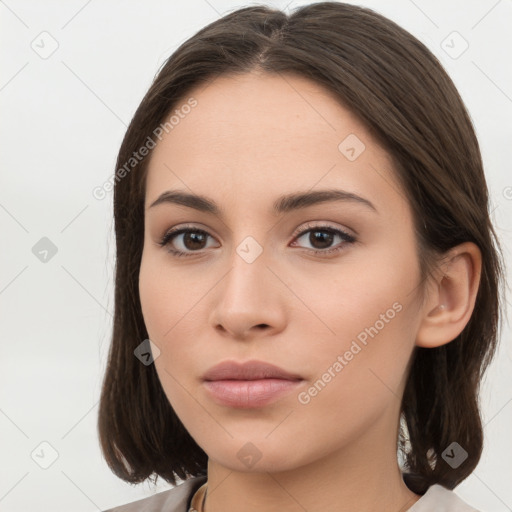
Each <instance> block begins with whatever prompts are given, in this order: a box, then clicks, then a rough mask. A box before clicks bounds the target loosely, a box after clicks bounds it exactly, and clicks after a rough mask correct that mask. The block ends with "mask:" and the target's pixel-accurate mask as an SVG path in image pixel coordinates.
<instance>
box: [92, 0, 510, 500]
mask: <svg viewBox="0 0 512 512" xmlns="http://www.w3.org/2000/svg"><path fill="white" fill-rule="evenodd" d="M253 70H260V71H264V72H267V73H273V74H280V75H285V74H287V73H293V74H298V75H300V76H303V77H306V78H308V79H310V80H313V81H314V82H316V83H318V84H320V85H322V86H323V87H324V88H326V89H327V90H329V91H332V92H333V93H334V94H335V95H336V97H337V98H338V99H339V101H340V104H342V105H344V106H345V107H346V108H348V109H350V110H351V111H352V112H353V113H355V114H356V115H357V116H358V117H359V119H360V120H361V121H362V122H363V123H364V124H365V126H366V127H367V129H368V130H369V132H370V133H371V134H372V135H373V136H374V137H376V140H378V141H379V142H380V143H381V144H382V145H383V147H384V148H386V150H387V151H388V152H389V154H390V155H391V157H392V160H393V162H394V166H395V170H396V175H397V177H398V179H399V181H400V183H401V185H402V187H403V190H404V191H405V193H406V196H407V198H408V200H409V201H410V204H411V206H412V209H413V214H414V222H415V231H416V233H415V236H416V240H417V245H418V257H419V261H420V265H421V270H422V276H423V277H424V278H426V277H427V276H428V273H429V269H430V268H432V267H433V265H434V264H435V263H434V262H435V256H436V255H439V254H442V253H443V252H445V251H447V250H448V249H450V248H452V247H454V246H456V245H458V244H460V243H462V242H466V241H471V242H474V243H475V244H476V245H477V246H478V247H479V248H480V250H481V252H482V265H483V268H482V273H481V280H480V285H479V290H478V295H477V298H476V304H475V308H474V311H473V314H472V316H471V319H470V320H469V322H468V324H467V325H466V327H465V328H464V330H463V331H462V333H461V334H460V335H459V336H458V337H457V338H456V339H455V340H453V341H452V342H450V343H448V344H446V345H443V346H440V347H438V348H432V349H427V348H421V347H415V350H414V352H413V354H412V359H411V362H410V367H409V368H410V370H409V374H408V380H407V383H406V388H405V391H404V395H403V399H402V404H401V418H400V419H401V428H400V435H399V439H398V448H399V450H400V452H399V453H401V454H402V456H403V457H402V458H403V469H404V470H405V471H404V473H405V474H404V479H405V481H406V483H407V485H408V486H409V488H411V490H413V491H414V492H416V493H419V494H424V492H425V491H426V489H428V487H429V486H430V485H432V484H435V483H439V484H441V485H443V486H445V487H447V488H449V489H453V488H454V487H455V486H456V485H457V484H459V483H460V482H461V481H462V480H464V479H465V478H466V477H467V476H468V475H469V474H470V473H471V472H472V471H473V469H474V468H475V467H476V465H477V463H478V461H479V459H480V456H481V452H482V446H483V428H482V421H481V416H480V410H479V403H478V393H479V386H480V382H481V379H482V377H483V374H484V372H485V370H486V369H487V366H488V364H489V362H490V361H491V359H492V357H493V355H494V352H495V349H496V344H497V339H498V332H499V327H500V325H499V323H500V322H499V319H500V309H501V298H500V284H501V281H502V279H503V277H502V275H503V263H502V259H501V253H500V250H499V242H498V240H497V237H496V234H495V231H494V229H493V226H492V223H491V220H490V216H489V209H488V208H489V199H488V190H487V185H486V182H485V177H484V172H483V165H482V158H481V155H480V149H479V145H478V141H477V138H476V136H475V132H474V129H473V126H472V123H471V120H470V117H469V115H468V113H467V111H466V108H465V106H464V104H463V101H462V99H461V97H460V96H459V94H458V92H457V90H456V88H455V86H454V84H453V82H452V81H451V79H450V78H449V76H448V75H447V74H446V72H445V71H444V69H443V67H442V66H441V64H440V63H439V61H438V60H437V59H436V57H435V56H434V55H433V54H432V53H431V52H430V51H429V50H428V49H427V48H426V47H425V46H424V45H423V44H422V43H421V42H420V41H418V40H417V39H416V38H415V37H413V36H412V35H411V34H410V33H408V32H407V31H406V30H404V29H403V28H401V27H400V26H398V25H396V24H395V23H394V22H392V21H390V20H389V19H387V18H385V17H383V16H382V15H379V14H377V13H376V12H374V11H372V10H370V9H367V8H362V7H358V6H354V5H347V4H343V3H338V2H321V3H316V4H310V5H307V6H304V7H301V8H298V9H296V10H295V11H294V12H292V13H291V14H289V15H287V14H285V13H284V12H282V11H280V10H277V9H273V8H269V7H266V6H254V7H248V8H242V9H239V10H236V11H234V12H231V13H229V14H227V15H225V16H224V17H222V18H220V19H218V20H217V21H215V22H213V23H211V24H209V25H208V26H206V27H205V28H203V29H201V30H200V31H199V32H198V33H197V34H195V35H194V36H193V37H191V38H190V39H188V40H187V41H186V42H185V43H183V44H182V45H181V46H180V47H179V48H178V49H177V50H176V51H175V52H174V53H173V54H172V55H171V56H170V57H169V59H168V60H167V61H166V62H165V63H164V65H163V66H162V67H161V69H160V70H159V72H158V74H157V76H156V78H155V80H154V81H153V83H152V85H151V87H150V88H149V90H148V92H147V93H146V95H145V97H144V98H143V100H142V102H141V104H140V106H139V107H138V109H137V111H136V112H135V115H134V117H133V119H132V121H131V123H130V125H129V127H128V130H127V132H126V135H125V137H124V140H123V142H122V145H121V148H120V151H119V155H118V159H117V164H116V169H118V171H117V173H116V179H115V187H114V220H115V235H116V246H117V247H116V250H117V255H116V268H115V312H114V321H113V337H112V343H111V347H110V352H109V356H108V365H107V369H106V374H105V377H104V382H103V387H102V392H101V401H100V407H99V420H98V430H99V438H100V442H101V448H102V451H103V454H104V456H105V459H106V461H107V463H108V465H109V466H110V468H111V469H112V471H113V472H114V473H115V474H116V475H117V476H119V477H120V478H122V479H124V480H126V481H128V482H131V483H138V482H141V481H143V480H145V479H147V478H151V477H154V478H155V480H156V479H157V478H158V477H159V476H160V477H161V478H163V479H165V480H166V481H167V482H169V483H172V484H176V480H177V478H179V479H182V480H185V479H187V478H189V477H192V476H197V475H200V474H205V472H206V467H207V455H206V453H205V452H204V451H203V450H202V449H201V448H200V447H199V446H198V445H197V443H196V442H195V441H194V439H192V437H191V436H190V435H189V433H188V432H187V430H186V429H185V427H184V426H183V424H182V423H181V421H180V419H179V418H178V417H177V415H176V414H175V412H174V410H173V408H172V406H171V405H170V404H169V402H168V400H167V398H166V395H165V394H164V392H163V389H162V387H161V384H160V382H159V379H158V376H157V373H156V370H155V367H154V365H153V364H151V365H148V366H146V365H144V364H141V363H140V361H139V360H138V359H137V358H136V357H135V356H134V350H135V348H136V347H137V346H138V345H139V344H140V343H141V342H142V341H143V340H145V339H146V338H148V333H147V331H146V327H145V325H144V319H143V315H142V312H141V304H140V299H139V293H138V279H139V269H140V263H141V254H142V249H143V243H144V241H143V240H144V238H143V236H144V200H145V197H144V195H145V175H146V171H147V167H148V161H149V159H150V156H151V154H149V156H148V157H146V158H141V159H140V161H137V162H134V161H132V160H130V159H131V158H133V157H134V154H135V153H136V152H137V151H138V150H139V149H140V148H141V147H143V146H144V145H146V144H148V141H149V140H152V139H153V138H155V131H156V130H157V129H158V127H159V126H160V125H161V124H162V123H165V121H166V119H167V117H168V116H169V115H170V114H171V111H172V110H173V108H175V107H176V106H177V105H178V103H179V102H180V101H184V100H183V99H184V98H186V97H187V94H188V93H189V92H190V91H191V89H192V88H194V87H197V86H199V85H201V84H206V83H208V82H209V81H212V80H214V79H215V77H217V76H219V75H223V74H228V73H229V74H237V73H247V72H250V71H253ZM156 133H158V131H156ZM153 145H154V144H153ZM129 161H130V162H131V164H134V165H133V166H132V167H128V169H127V167H126V163H127V162H129ZM131 164H130V165H131ZM123 168H124V171H125V172H122V169H123ZM128 171H129V172H128ZM453 441H457V442H458V443H459V444H460V445H461V446H462V447H463V448H464V450H466V452H467V453H468V456H467V459H466V460H465V461H464V463H463V464H461V465H460V466H459V467H457V468H452V467H451V466H450V465H449V464H447V463H446V462H445V461H444V460H443V458H442V454H443V451H444V450H445V449H446V448H447V447H448V446H449V445H450V444H451V443H452V442H453Z"/></svg>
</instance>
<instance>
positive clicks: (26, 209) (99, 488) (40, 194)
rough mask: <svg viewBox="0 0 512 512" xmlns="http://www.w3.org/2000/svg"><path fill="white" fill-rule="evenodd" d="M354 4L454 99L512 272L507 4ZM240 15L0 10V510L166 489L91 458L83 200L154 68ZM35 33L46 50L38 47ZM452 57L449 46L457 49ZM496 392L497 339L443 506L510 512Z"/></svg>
mask: <svg viewBox="0 0 512 512" xmlns="http://www.w3.org/2000/svg"><path fill="white" fill-rule="evenodd" d="M287 3H288V2H287V1H283V2H281V1H275V2H270V3H268V4H269V5H272V6H275V7H280V8H285V7H286V5H287ZM304 3H307V2H292V3H291V4H289V7H288V8H289V9H290V8H293V7H296V6H298V5H302V4H304ZM354 3H355V2H354ZM363 4H364V5H365V6H367V7H371V8H373V9H375V10H377V11H378V12H380V13H382V14H384V15H385V16H387V17H389V18H391V19H393V20H394V21H396V22H397V23H398V24H400V25H401V26H403V27H404V28H406V29H407V30H409V31H410V32H412V34H414V35H415V36H416V37H417V38H419V39H420V40H421V41H422V42H424V43H425V44H426V45H427V46H428V47H429V48H430V49H431V50H432V51H433V52H434V54H435V55H437V56H438V58H439V59H440V60H441V62H442V63H443V64H444V66H445V67H446V69H447V71H448V73H449V74H450V76H451V77H452V78H453V80H454V82H455V84H456V85H457V87H458V89H459V91H460V93H461V95H462V97H463V99H464V101H465V102H466V104H467V106H468V109H469V112H470V114H471V116H472V119H473V122H474V124H475V128H476V131H477V135H478V137H479V140H480V143H481V149H482V153H483V158H484V162H485V169H486V175H487V178H488V183H489V187H490V190H491V195H492V202H493V218H494V220H495V223H496V226H497V230H498V233H499V235H500V236H501V239H502V241H503V244H504V246H505V256H506V259H507V261H509V260H510V254H511V245H512V244H511V228H512V221H511V219H512V188H510V187H512V173H511V171H510V162H511V160H512V151H511V146H512V126H511V117H512V59H511V58H510V55H511V50H512V35H511V30H510V26H512V24H511V22H512V3H511V2H510V0H501V1H497V0H485V1H484V0H482V1H462V0H459V1H455V0H451V1H446V0H438V1H429V2H421V3H420V2H419V0H416V1H415V2H413V1H412V0H388V1H386V2H383V1H381V2H378V1H370V0H366V1H364V2H363ZM246 5H250V4H249V3H236V2H232V1H227V0H208V1H206V0H189V1H187V2H179V3H178V2H171V1H151V2H143V1H142V0H139V1H134V0H130V1H126V0H124V1H122V2H121V1H120V0H118V1H103V2H100V1H98V0H89V1H86V0H73V1H68V2H56V1H53V2H51V1H20V0H5V1H1V2H0V16H1V21H0V23H1V29H0V37H1V50H0V59H1V63H0V66H1V67H0V69H1V74H0V104H1V113H2V116H1V124H0V126H1V135H0V143H1V149H2V153H1V154H2V158H1V163H2V165H1V168H0V169H1V170H0V172H1V180H2V181H1V183H2V186H1V188H0V222H1V250H0V314H1V317H0V318H1V331H0V344H1V345H0V347H1V356H0V357H1V359H0V510H2V511H13V512H14V511H27V510H31V511H49V510H51V511H55V512H57V511H70V510H73V511H75V512H81V511H83V512H86V511H97V510H103V509H106V508H108V507H111V506H114V505H119V504H122V503H127V502H130V501H134V500H135V499H138V498H142V497H144V496H147V495H149V494H151V493H153V492H155V491H157V490H162V489H164V488H166V487H169V486H168V485H167V484H165V483H163V484H160V486H158V487H157V488H153V487H151V486H150V485H149V484H147V483H146V484H142V485H139V486H130V485H128V484H126V483H124V482H122V481H120V480H119V479H117V478H116V477H114V476H113V475H112V474H111V472H110V471H109V469H108V467H107V466H106V464H105V462H104V461H103V459H102V457H101V454H100V451H99V446H98V438H97V433H96V420H97V411H98V407H97V405H98V398H99V391H100V384H101V377H102V374H103V371H104V366H105V358H106V354H107V349H108V344H109V341H110V338H109V337H110V329H111V321H112V311H113V299H112V297H113V294H112V291H113V263H114V254H115V252H114V249H115V247H114V243H113V231H112V197H111V194H108V196H107V198H105V199H103V200H96V199H95V198H94V197H93V195H92V190H93V188H94V187H96V186H98V185H101V184H102V183H104V181H105V180H107V179H108V178H109V177H111V176H112V174H113V172H114V164H115V159H116V155H117V151H118V149H119V145H120V143H121V140H122V137H123V135H124V132H125V129H126V126H127V124H128V122H129V121H130V119H131V116H132V115H133V113H134V111H135V109H136V107H137V106H138V104H139V102H140V101H141V99H142V97H143V95H144V93H145V91H146V90H147V88H148V87H149V85H150V83H151V81H152V79H153V77H154V75H155V74H156V72H157V70H158V68H159V67H160V66H161V64H162V63H163V62H164V61H165V59H166V58H167V57H168V56H169V55H170V54H171V53H172V51H174V50H175V49H176V48H177V47H178V46H179V44H181V43H182V42H183V41H184V40H186V39H187V38H189V37H190V36H192V35H193V34H194V33H195V32H196V31H198V30H199V29H200V28H202V27H203V26H204V25H206V24H207V23H210V22H212V21H214V20H216V19H218V18H219V17H220V16H221V15H223V14H224V13H226V12H227V11H230V10H234V9H235V8H237V7H242V6H246ZM45 31H46V32H48V33H49V34H51V36H48V35H42V36H41V35H40V34H41V32H45ZM453 31H457V32H458V33H459V34H460V36H462V37H463V38H464V39H465V40H466V41H467V43H468V44H469V47H468V49H467V50H466V51H465V52H464V53H463V54H462V55H460V57H458V58H456V59H454V58H452V57H451V56H450V55H448V53H446V52H445V50H444V49H443V46H442V45H443V43H442V42H443V41H444V40H445V39H446V38H447V36H448V35H449V34H451V33H452V32H453ZM452 37H453V36H452ZM455 37H458V36H455ZM42 38H46V39H44V41H43V42H41V40H42ZM52 38H53V39H54V40H55V41H56V43H54V44H55V45H56V44H57V43H58V48H57V50H56V51H55V52H54V53H53V54H52V55H51V56H49V57H48V58H46V59H43V58H41V56H40V55H39V54H38V53H37V52H36V51H35V50H34V49H33V47H32V46H36V47H37V46H39V48H41V50H39V51H43V50H42V46H44V47H45V48H46V50H48V49H49V48H51V44H52ZM448 41H450V39H448ZM445 44H446V43H445ZM460 44H462V40H461V39H460V38H458V39H455V40H454V43H453V45H454V46H455V49H457V48H459V49H460V48H461V46H458V45H460ZM31 45H32V46H31ZM42 237H48V238H49V239H50V240H51V241H52V242H53V243H54V244H55V246H56V247H57V253H56V254H55V256H53V257H52V258H51V259H49V261H48V262H46V263H43V262H41V261H40V260H39V259H38V258H36V256H35V255H34V254H33V252H32V248H33V246H34V245H35V244H36V243H37V242H38V241H39V240H40V239H41V238H42ZM509 302H510V300H509ZM510 309H511V308H510V306H509V305H508V304H507V311H508V312H510ZM511 376H512V349H511V343H510V327H509V325H508V324H506V323H505V324H504V330H503V335H502V345H501V349H500V352H499V354H498V357H497V359H496V360H495V362H494V364H493V366H492V368H491V369H490V371H489V373H488V375H487V379H486V380H485V383H484V387H483V391H482V404H483V413H484V419H485V423H486V427H485V439H486V442H485V449H484V453H483V456H482V459H481V462H480V464H479V465H478V467H477V468H476V470H475V472H474V473H473V474H472V475H471V476H470V477H469V478H468V479H467V480H466V481H464V482H463V483H462V484H461V485H460V486H459V487H458V488H457V490H456V492H457V493H458V494H459V495H460V496H462V497H463V498H464V499H466V501H468V502H470V503H471V504H473V505H474V506H475V507H477V508H479V509H480V510H482V511H488V512H504V511H510V510H512V485H510V484H511V483H512V462H511V460H512V435H511V432H512V377H511ZM43 441H46V442H48V443H50V445H51V446H52V447H53V448H52V449H53V450H55V451H56V452H57V453H58V458H57V459H56V461H55V462H54V463H53V464H52V465H51V466H50V467H49V468H48V469H42V468H41V467H40V466H39V465H38V464H37V463H36V462H35V460H34V459H33V458H31V453H33V451H34V450H36V452H35V453H36V454H37V453H38V454H39V459H38V460H39V461H40V462H41V463H44V460H45V458H46V462H47V463H49V462H50V461H51V459H50V457H51V454H52V449H50V448H48V447H46V448H45V446H43V447H41V446H39V445H40V443H41V442H43ZM41 450H43V451H41ZM43 454H44V455H43ZM34 458H37V457H34Z"/></svg>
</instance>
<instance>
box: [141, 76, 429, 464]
mask: <svg viewBox="0 0 512 512" xmlns="http://www.w3.org/2000/svg"><path fill="white" fill-rule="evenodd" d="M189 97H193V98H194V99H195V100H196V101H197V104H196V106H195V107H194V108H192V109H182V112H187V114H186V115H184V114H182V115H181V116H179V122H175V123H173V128H172V130H168V133H165V134H164V136H163V138H162V139H161V141H160V142H158V143H157V146H156V147H155V149H154V151H153V154H152V156H151V161H150V164H149V167H148V175H147V182H146V199H145V201H146V203H145V207H146V210H145V239H144V250H143V256H142V262H141V268H140V281H139V291H140V299H141V304H142V311H143V315H144V320H145V324H146V327H147V331H148V334H149V338H150V339H151V341H152V342H153V343H154V345H156V346H157V347H158V349H159V350H160V355H159V356H158V357H157V358H156V359H155V365H156V370H157V373H158V376H159V378H160V381H161V383H162V386H163V389H164V391H165V393H166V396H167V397H168V399H169V402H170V404H171V405H172V407H173V408H174V410H175V412H176V414H177V415H178V417H179V418H180V420H181V421H182V423H183V424H184V426H185V427H186V429H187V430H188V432H189V433H190V434H191V436H192V437H193V438H194V439H195V440H196V442H197V443H198V444H199V445H200V446H201V447H202V448H203V450H204V451H205V452H206V453H207V454H208V456H209V458H210V460H215V461H216V462H217V463H219V464H222V465H223V466H225V467H228V468H231V469H236V470H239V471H269V470H272V471H282V470H288V469H293V468H297V467H299V466H302V465H305V464H308V463H312V462H314V461H316V460H319V459H320V458H322V457H327V456H329V454H334V453H341V452H345V453H347V450H348V449H349V447H352V449H354V447H356V446H363V445H364V446H365V449H366V450H367V449H373V450H374V453H375V450H380V451H382V450H383V449H384V448H383V447H389V449H390V450H391V449H392V450H394V453H395V454H396V444H395V443H396V435H397V425H398V416H399V407H400V398H401V394H402V391H403V387H404V383H405V377H406V367H407V364H408V362H409V359H410V356H411V353H412V350H413V348H414V345H415V334H416V332H417V329H418V325H419V319H418V308H419V297H418V290H419V288H418V285H419V282H420V269H419V264H418V255H417V249H416V243H415V237H414V229H413V218H412V212H411V209H410V206H409V204H408V201H407V199H406V197H405V195H404V192H403V191H402V190H401V189H400V187H399V185H398V183H397V180H396V177H395V174H394V171H393V166H392V162H391V159H390V158H389V155H388V154H387V153H386V152H385V151H384V149H383V148H381V147H380V146H379V145H378V143H377V142H376V141H375V140H374V139H372V137H371V136H370V134H369V133H368V131H367V130H366V129H365V127H364V126H363V125H362V124H361V123H360V122H359V121H358V119H357V118H356V117H355V116H354V115H353V114H351V113H350V111H348V110H346V109H345V108H343V107H342V106H341V105H340V104H339V102H338V101H337V100H336V99H335V98H334V97H333V96H332V95H330V94H329V93H328V92H327V91H325V90H324V89H323V88H321V87H320V86H319V85H317V84H315V83H314V82H310V81H309V80H307V79H305V78H299V77H295V76H292V75H286V76H282V77H281V76H270V75H266V74H255V73H251V74H245V75H239V76H236V77H234V76H223V77H220V78H217V79H216V80H215V81H214V82H212V83H211V84H210V85H208V87H206V88H200V89H196V90H194V91H191V92H190V95H189V96H187V98H189ZM185 103H186V99H185V100H184V101H183V104H185ZM176 108H177V109H179V108H180V106H179V105H177V106H176ZM321 191H338V192H337V195H336V197H331V198H330V199H327V197H326V195H323V196H322V195H320V194H318V193H319V192H321ZM167 192H172V193H174V192H181V193H182V194H194V195H199V196H201V197H202V198H203V199H206V200H207V201H209V202H210V203H212V204H214V205H215V206H216V211H215V210H214V208H213V207H212V205H211V204H210V205H208V207H205V205H207V203H205V202H202V203H201V205H202V206H203V208H198V207H197V206H198V204H199V203H198V202H197V201H196V203H195V205H196V207H194V206H193V204H192V203H191V202H190V201H186V200H184V196H181V199H176V200H172V197H171V194H167V196H166V195H165V193H167ZM162 194H164V195H163V196H162ZM303 194H306V196H305V198H303V200H298V201H294V200H292V199H291V197H292V196H295V195H303ZM308 194H310V196H309V199H308ZM311 194H316V195H314V196H311ZM165 197H167V200H165ZM174 197H175V198H176V196H174ZM159 198H160V201H158V204H156V205H153V203H154V202H155V201H157V199H159ZM282 198H285V200H283V199H282ZM322 198H323V200H322V201H320V200H319V199H322ZM176 201H177V202H176ZM152 205H153V206H152ZM182 229H183V230H184V231H181V230H182ZM171 231H174V233H171ZM162 242H164V243H165V245H162ZM225 361H230V362H235V363H244V362H247V361H260V362H264V363H270V364H272V365H275V366H277V367H279V368H281V369H282V370H284V371H285V372H287V373H288V377H289V378H288V379H282V378H268V379H257V380H254V382H252V383H249V382H247V380H242V381H240V380H238V382H234V381H233V380H231V381H229V382H226V380H227V379H228V378H229V375H227V374H226V375H224V376H222V375H221V376H219V375H218V376H217V378H220V381H217V382H214V383H212V382H209V383H207V382H205V380H204V376H205V373H206V372H207V371H209V370H210V369H211V368H212V367H214V366H215V365H217V364H218V363H221V362H225ZM221 377H222V378H221ZM253 377H254V378H255V379H256V377H257V376H254V375H253ZM259 377H261V375H260V376H259ZM390 445H391V446H390ZM250 461H252V462H250ZM254 461H256V462H257V463H255V462H254Z"/></svg>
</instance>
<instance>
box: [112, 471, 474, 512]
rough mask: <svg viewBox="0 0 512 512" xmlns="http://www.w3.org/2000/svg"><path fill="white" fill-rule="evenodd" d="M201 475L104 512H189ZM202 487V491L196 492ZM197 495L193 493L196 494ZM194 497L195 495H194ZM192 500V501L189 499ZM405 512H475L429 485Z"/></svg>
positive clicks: (196, 502)
mask: <svg viewBox="0 0 512 512" xmlns="http://www.w3.org/2000/svg"><path fill="white" fill-rule="evenodd" d="M205 483H206V477H205V476H199V477H195V478H191V479H189V480H186V481H185V482H183V483H182V484H179V485H177V486H176V487H173V488H172V489H169V490H168V491H163V492H160V493H158V494H155V495H154V496H149V497H148V498H143V499H141V500H138V501H134V502H132V503H128V504H126V505H121V506H119V507H114V508H111V509H108V510H105V511H104V512H190V507H191V506H192V505H194V506H195V507H199V508H198V510H201V508H200V506H201V503H202V499H203V497H204V495H203V491H204V490H205V487H204V484H205ZM201 487H202V489H200V488H201ZM198 490H199V492H198V493H197V494H196V491H198ZM194 494H196V495H195V496H194ZM193 498H194V501H192V499H193ZM407 512H479V511H478V510H477V509H475V508H473V507H471V506H469V505H468V504H467V503H466V502H465V501H464V500H462V499H461V498H459V496H458V495H457V494H456V493H455V492H454V491H451V490H449V489H446V488H445V487H443V486H441V485H437V484H436V485H432V486H430V487H429V489H428V490H427V492H426V493H425V494H424V495H423V496H422V497H421V498H420V499H419V500H418V501H417V502H416V503H415V504H414V505H413V506H412V507H411V508H410V509H409V510H407Z"/></svg>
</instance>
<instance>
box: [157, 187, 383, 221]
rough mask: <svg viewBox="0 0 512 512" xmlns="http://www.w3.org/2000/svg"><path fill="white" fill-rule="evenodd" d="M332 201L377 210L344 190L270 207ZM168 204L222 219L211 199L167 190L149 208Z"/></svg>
mask: <svg viewBox="0 0 512 512" xmlns="http://www.w3.org/2000/svg"><path fill="white" fill-rule="evenodd" d="M332 201H343V202H351V203H357V204H361V205H363V206H365V207H366V208H368V209H369V210H372V211H374V212H377V208H375V206H374V205H373V204H372V203H371V202H370V201H369V200H368V199H365V198H364V197H361V196H358V195H356V194H353V193H352V192H346V191H344V190H338V189H328V190H315V191H308V192H296V193H292V194H286V195H283V196H280V197H278V198H277V200H276V201H275V202H274V204H273V206H272V211H273V213H274V214H276V215H277V214H280V213H287V212H291V211H294V210H300V209H303V208H307V207H308V206H312V205H315V204H320V203H326V202H332ZM168 203H171V204H178V205H182V206H187V207H188V208H193V209H195V210H199V211H201V212H205V213H210V214H212V215H215V216H217V217H220V218H222V217H223V212H222V209H221V208H220V207H219V206H218V205H217V203H216V202H215V201H214V200H213V199H210V198H208V197H206V196H203V195H198V194H191V193H189V192H184V191H178V190H167V191H166V192H163V193H162V194H161V195H160V196H159V197H158V198H157V199H156V200H155V201H153V203H151V205H150V206H149V208H153V207H155V206H158V205H160V204H168ZM149 208H148V209H149Z"/></svg>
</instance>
